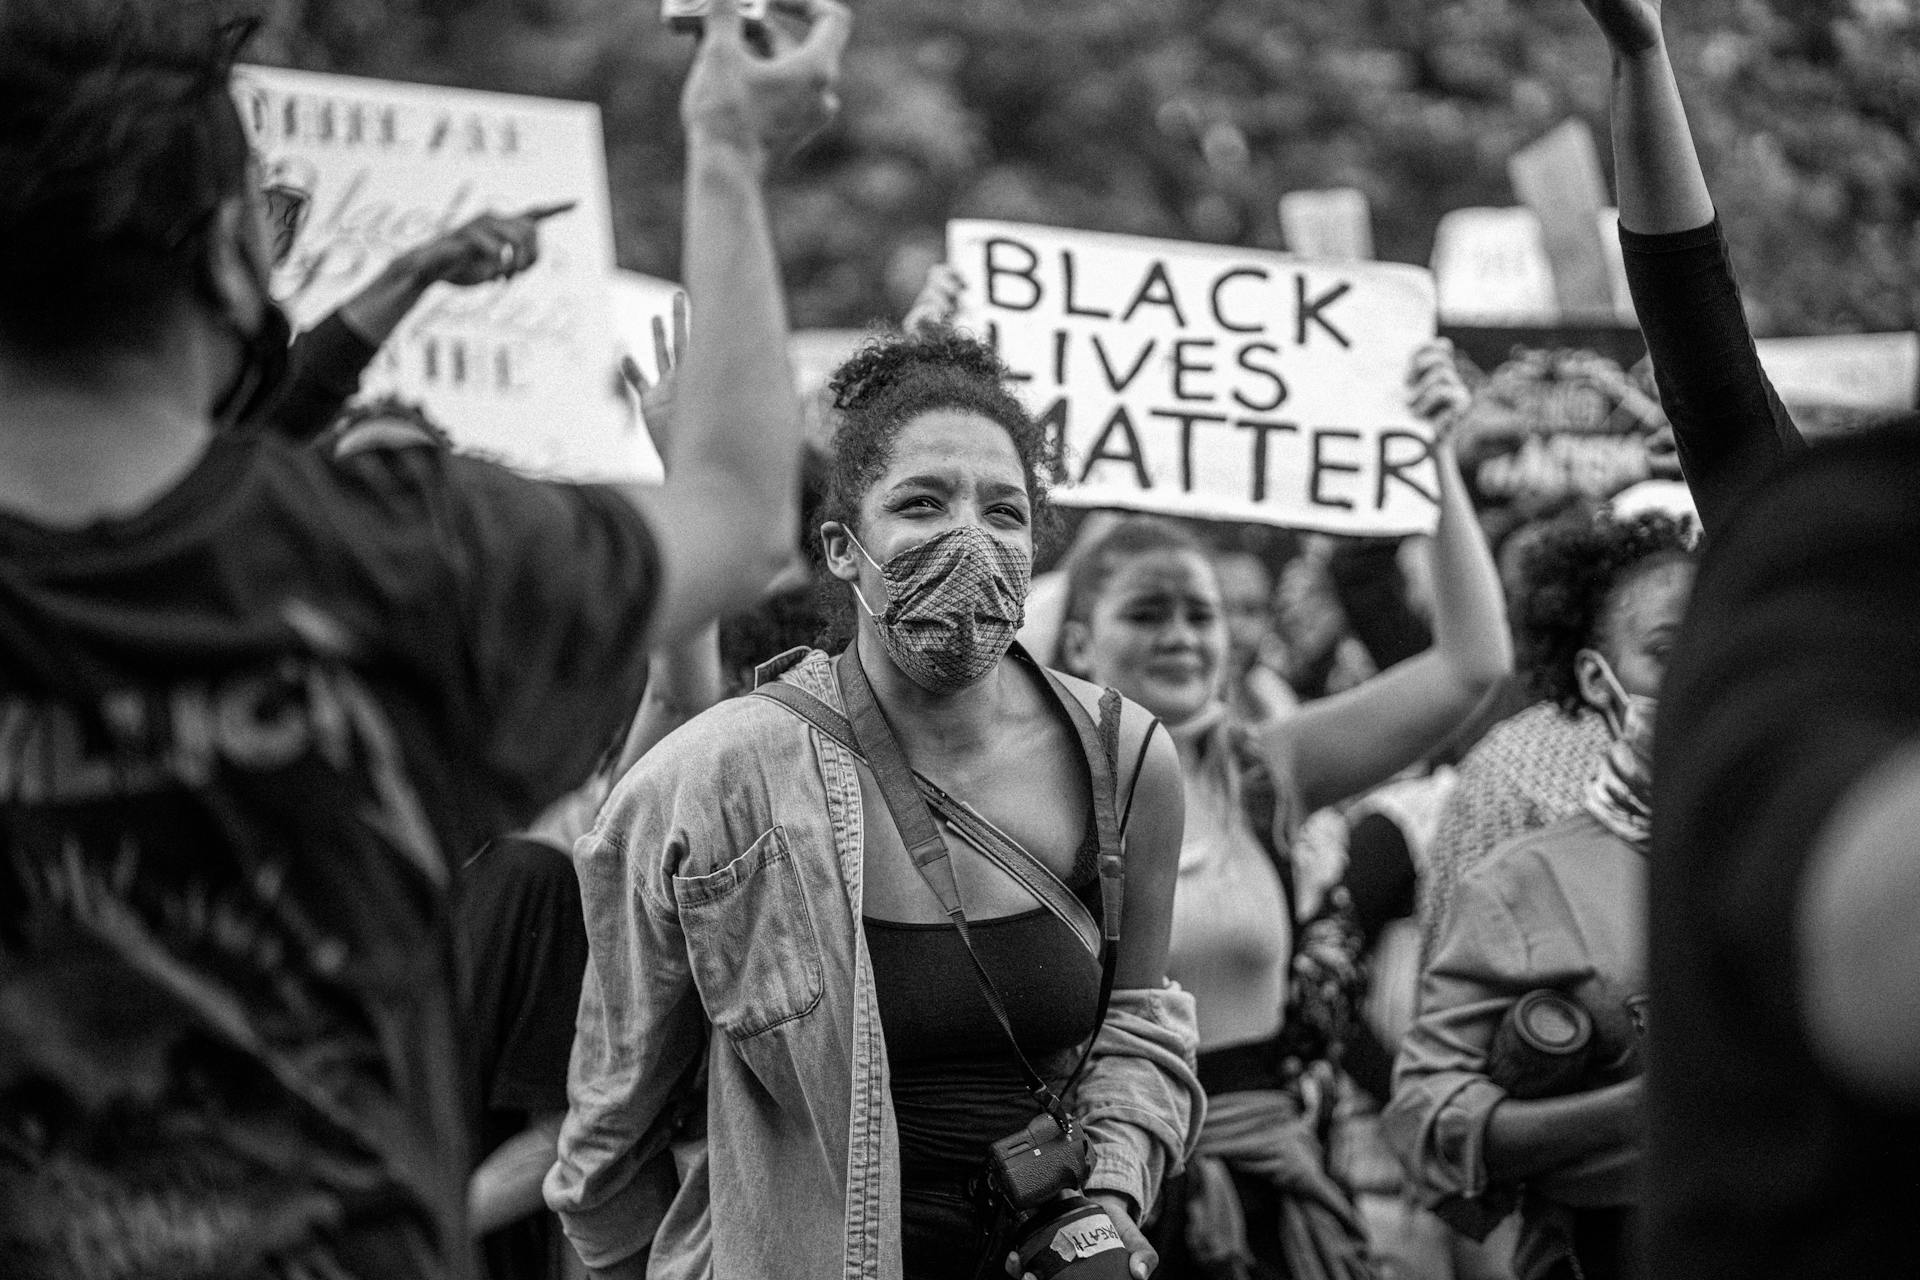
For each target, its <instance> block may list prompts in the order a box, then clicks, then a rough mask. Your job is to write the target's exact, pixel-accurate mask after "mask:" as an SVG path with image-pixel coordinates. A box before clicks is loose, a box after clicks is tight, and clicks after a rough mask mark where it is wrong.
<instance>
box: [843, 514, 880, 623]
mask: <svg viewBox="0 0 1920 1280" xmlns="http://www.w3.org/2000/svg"><path fill="white" fill-rule="evenodd" d="M840 527H841V528H843V529H845V530H846V531H847V541H848V542H851V543H852V544H853V549H854V550H855V551H858V552H859V553H860V558H861V559H862V560H865V561H866V562H867V563H868V564H870V565H872V566H873V567H874V569H875V570H876V571H877V572H878V573H879V574H880V577H881V580H882V581H885V580H886V575H887V571H886V569H885V568H884V567H883V566H882V565H881V564H880V562H879V561H878V560H875V559H874V558H873V557H872V556H870V555H868V554H867V549H866V548H865V547H864V546H862V545H860V539H859V538H857V537H855V536H854V532H853V529H852V527H851V526H848V525H844V524H843V525H841V526H840ZM847 585H848V586H850V587H852V588H853V598H854V599H856V600H858V601H859V602H860V607H861V608H862V609H865V610H866V611H867V616H868V617H869V618H872V619H873V620H874V621H875V622H878V621H880V615H879V614H877V613H875V612H874V611H873V606H872V605H870V604H868V603H867V597H866V593H865V592H863V591H861V590H860V584H859V582H857V581H855V582H849V583H848V584H847Z"/></svg>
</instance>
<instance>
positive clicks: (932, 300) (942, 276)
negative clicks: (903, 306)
mask: <svg viewBox="0 0 1920 1280" xmlns="http://www.w3.org/2000/svg"><path fill="white" fill-rule="evenodd" d="M966 288H967V286H966V285H965V284H964V283H962V281H961V279H960V273H959V272H958V271H955V270H954V269H953V268H952V267H950V266H948V265H947V264H946V263H944V262H936V263H934V264H933V265H932V266H931V267H928V268H927V282H926V283H925V284H923V285H921V286H920V296H919V297H917V298H915V299H914V300H913V305H912V306H911V307H909V308H908V309H907V317H906V319H904V320H902V321H901V322H900V328H901V331H902V332H904V333H905V334H906V335H907V336H908V337H910V338H913V337H918V336H920V335H921V334H923V333H926V332H927V331H929V330H932V329H938V328H942V327H944V326H946V325H950V324H952V323H953V318H954V317H955V316H957V315H959V314H960V295H961V294H962V293H965V292H966Z"/></svg>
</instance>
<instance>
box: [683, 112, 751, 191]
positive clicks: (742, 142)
mask: <svg viewBox="0 0 1920 1280" xmlns="http://www.w3.org/2000/svg"><path fill="white" fill-rule="evenodd" d="M687 160H688V168H689V169H691V168H693V167H694V166H695V165H719V166H724V167H726V168H729V169H740V170H742V171H744V172H746V173H749V174H751V175H752V176H753V177H755V178H758V177H760V176H762V175H763V174H764V173H765V172H766V168H767V149H766V146H765V144H763V143H762V142H761V141H760V140H759V138H758V137H757V136H755V133H754V130H753V127H752V125H751V124H749V123H748V122H747V121H746V120H744V119H741V118H739V117H737V116H730V115H726V114H721V113H713V114H709V115H706V116H702V117H701V118H699V119H697V120H691V121H688V123H687Z"/></svg>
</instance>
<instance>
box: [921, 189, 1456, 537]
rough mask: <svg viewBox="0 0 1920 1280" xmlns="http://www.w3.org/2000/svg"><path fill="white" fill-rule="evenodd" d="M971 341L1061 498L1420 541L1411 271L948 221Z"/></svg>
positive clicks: (1423, 296) (1417, 297) (1428, 306)
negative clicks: (1055, 474) (1037, 429)
mask: <svg viewBox="0 0 1920 1280" xmlns="http://www.w3.org/2000/svg"><path fill="white" fill-rule="evenodd" d="M947 261H948V263H949V264H950V265H951V266H953V267H954V269H955V270H957V271H958V272H959V273H960V276H961V278H962V279H963V280H964V281H965V283H966V291H965V294H964V302H963V309H962V312H961V315H960V317H959V324H960V325H961V326H962V327H965V328H969V329H972V330H973V331H974V332H976V333H978V334H980V335H981V336H983V337H984V338H986V339H987V340H988V341H990V342H992V343H993V344H994V345H995V346H996V347H997V348H998V350H999V351H1000V353H1001V355H1002V356H1003V357H1004V358H1005V359H1006V361H1007V363H1008V364H1009V365H1010V366H1011V367H1012V369H1013V370H1014V372H1015V374H1016V376H1017V377H1018V378H1020V379H1021V380H1022V381H1023V382H1024V384H1025V394H1026V397H1027V400H1028V403H1029V404H1030V406H1031V407H1032V408H1033V409H1034V410H1035V411H1036V412H1037V413H1039V414H1040V415H1041V418H1042V420H1043V421H1044V422H1045V423H1046V424H1047V425H1048V427H1049V428H1050V429H1051V430H1052V431H1053V433H1054V436H1055V439H1056V441H1057V442H1059V443H1060V444H1061V446H1062V448H1061V457H1062V461H1063V463H1064V471H1065V474H1064V475H1063V477H1062V483H1061V485H1060V487H1059V489H1058V491H1057V492H1058V494H1059V497H1060V499H1061V501H1063V502H1067V503H1072V504H1074V505H1078V506H1097V507H1123V508H1129V509H1132V510H1137V511H1156V512H1161V513H1165V514H1169V515H1186V516H1200V517H1206V518H1210V519H1222V520H1249V521H1260V522H1264V523H1268V524H1279V525H1290V526H1293V527H1297V528H1307V529H1319V530H1324V531H1326V532H1330V533H1353V534H1403V533H1410V532H1415V531H1424V530H1428V529H1431V528H1432V527H1433V524H1434V520H1435V517H1436V512H1437V504H1438V485H1437V479H1436V477H1435V474H1434V470H1433V462H1432V458H1431V456H1430V447H1429V444H1430V436H1431V433H1430V432H1429V431H1428V429H1427V427H1426V425H1425V424H1424V423H1423V422H1421V421H1420V420H1418V419H1416V418H1415V417H1413V415H1412V414H1411V413H1410V412H1409V411H1408V409H1407V405H1406V375H1407V368H1408V362H1409V360H1410V359H1411V357H1412V355H1413V352H1414V351H1415V349H1416V348H1417V347H1419V345H1420V344H1421V343H1422V342H1425V341H1426V340H1428V339H1429V338H1431V337H1432V336H1433V332H1434V294H1433V279H1432V277H1431V276H1430V275H1428V274H1427V272H1425V271H1422V270H1420V269H1419V268H1417V267H1408V266H1400V265H1390V264H1380V263H1326V262H1311V261H1301V260H1297V259H1293V258H1288V257H1285V256H1283V255H1279V254H1272V253H1260V252H1257V251H1253V250H1244V249H1234V248H1226V247H1221V246H1216V245H1200V244H1182V243H1178V242H1173V241H1164V240H1147V239H1140V238H1137V237H1132V236H1116V235H1104V234H1098V233H1092V232H1083V231H1066V230H1061V229H1058V228H1053V227H1034V226H1021V225H1015V224H1010V223H997V222H955V223H952V224H950V225H949V227H948V229H947Z"/></svg>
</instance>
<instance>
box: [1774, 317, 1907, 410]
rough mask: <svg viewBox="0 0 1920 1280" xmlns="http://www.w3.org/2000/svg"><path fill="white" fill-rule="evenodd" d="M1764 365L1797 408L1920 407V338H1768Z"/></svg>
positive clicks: (1876, 335) (1783, 396) (1871, 335)
mask: <svg viewBox="0 0 1920 1280" xmlns="http://www.w3.org/2000/svg"><path fill="white" fill-rule="evenodd" d="M1754 347H1755V348H1756V349H1757V350H1758V351H1759V353H1760V364H1761V366H1762V367H1763V368H1765V369H1766V371H1767V376H1768V377H1769V378H1770V379H1772V380H1773V386H1774V389H1775V390H1776V391H1778V392H1779V393H1780V398H1781V399H1782V400H1784V401H1786V402H1787V404H1788V406H1789V407H1791V408H1794V409H1818V408H1822V407H1833V408H1841V409H1865V410H1876V409H1886V410H1898V409H1912V408H1914V407H1916V405H1920V399H1917V398H1916V397H1920V334H1916V333H1838V334H1831V335H1828V336H1825V337H1817V338H1762V339H1760V340H1759V341H1758V342H1756V343H1754Z"/></svg>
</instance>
